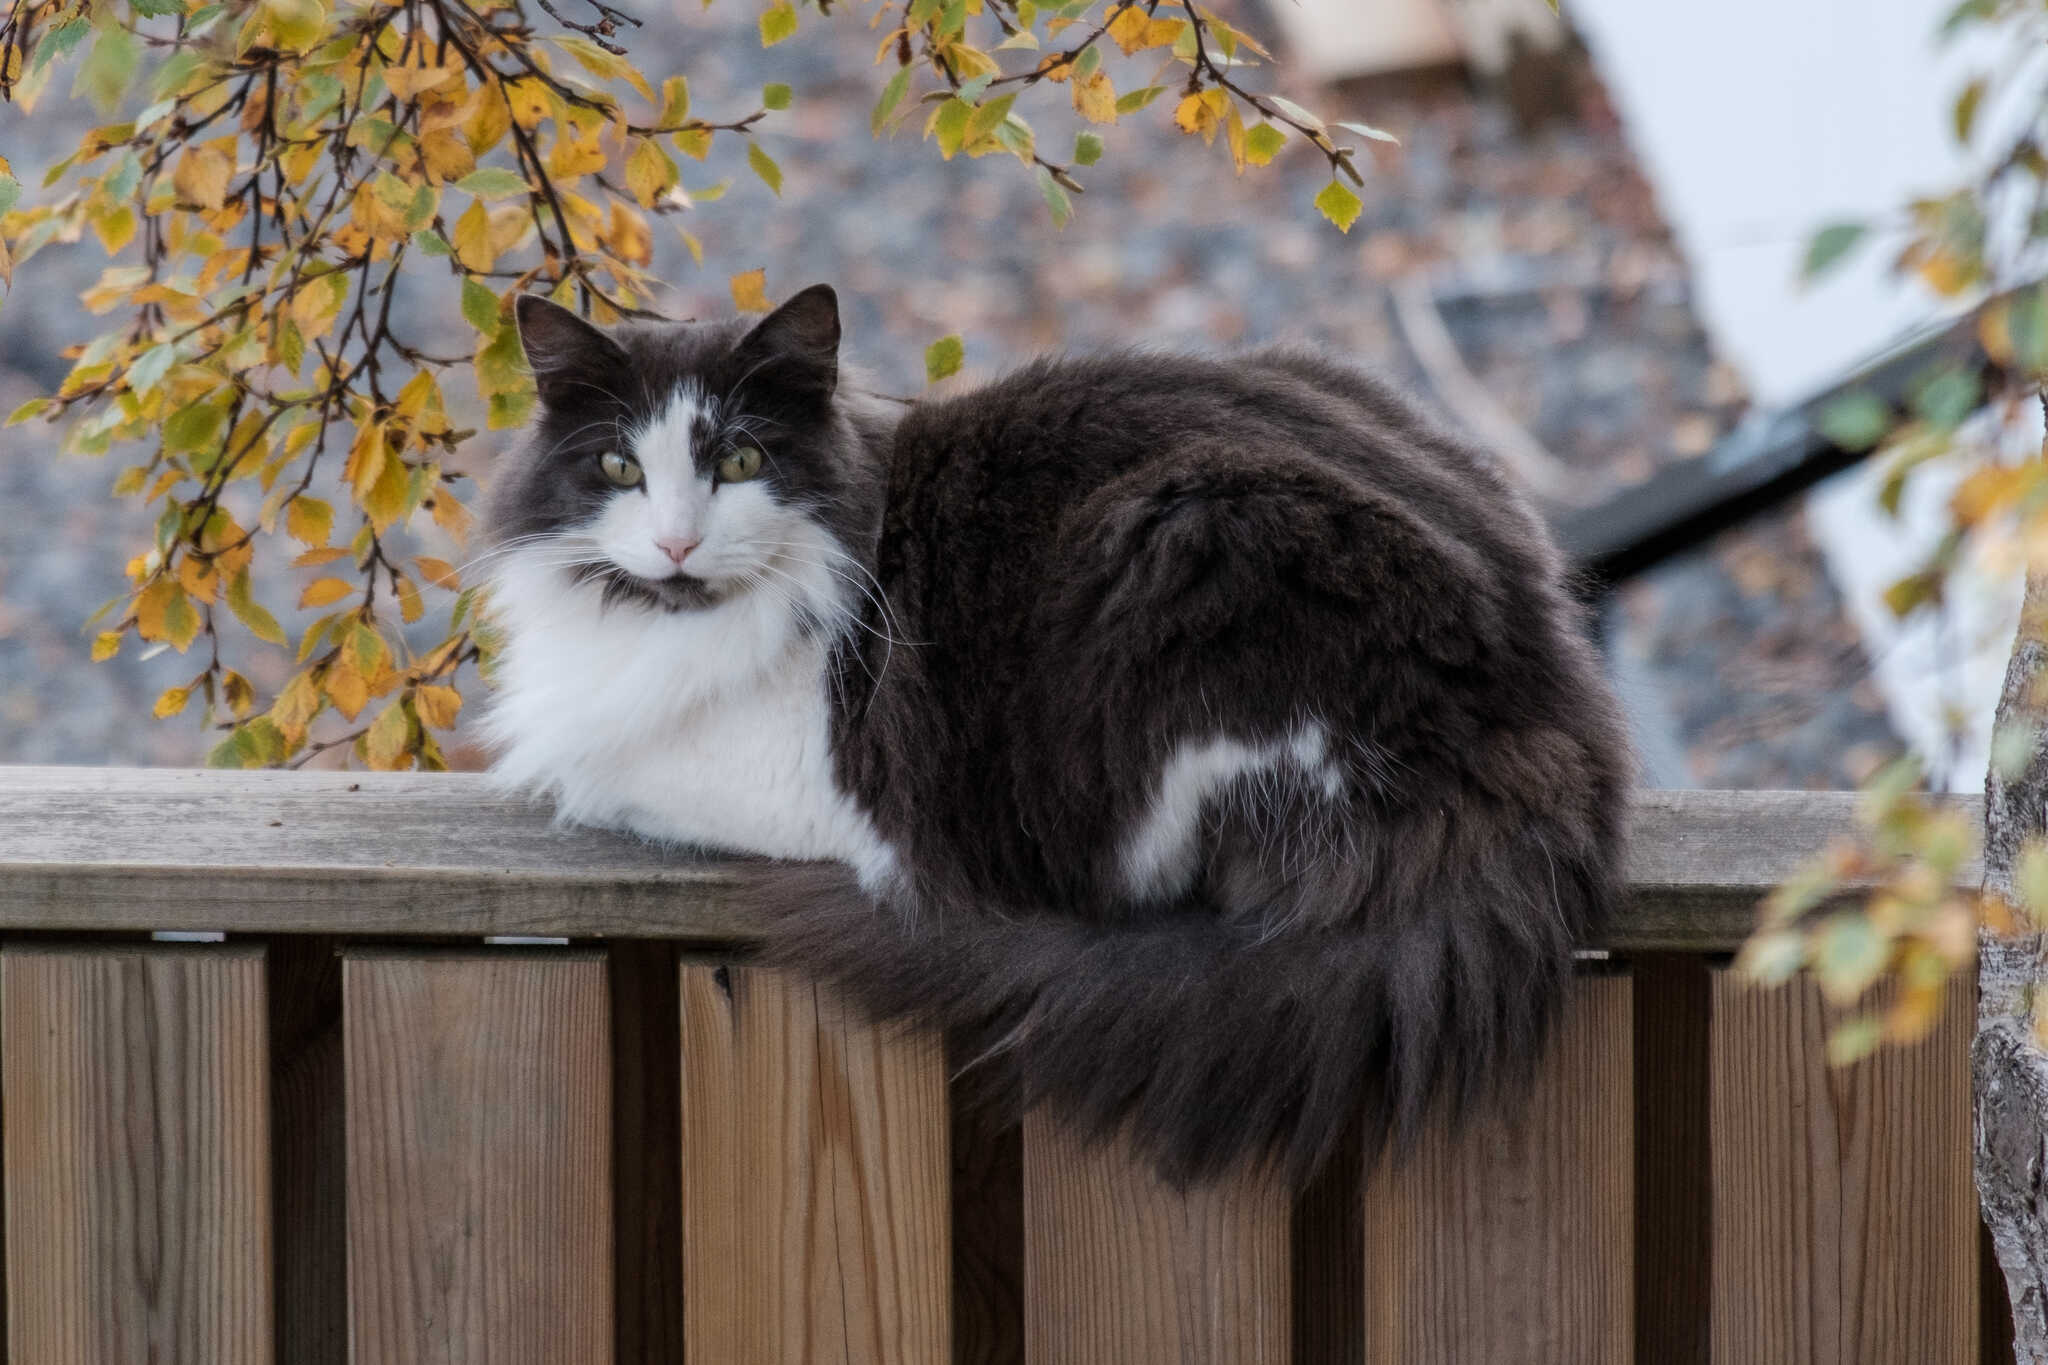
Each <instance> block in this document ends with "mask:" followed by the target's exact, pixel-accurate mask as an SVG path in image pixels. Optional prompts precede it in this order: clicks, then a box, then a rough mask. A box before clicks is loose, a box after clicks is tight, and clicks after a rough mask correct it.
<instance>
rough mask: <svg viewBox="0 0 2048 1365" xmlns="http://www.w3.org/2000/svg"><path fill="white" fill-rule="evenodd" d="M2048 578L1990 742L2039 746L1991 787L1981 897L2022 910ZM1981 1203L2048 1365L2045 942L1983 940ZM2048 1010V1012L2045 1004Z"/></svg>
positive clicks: (2027, 1359) (2023, 621) (2019, 1321)
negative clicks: (2037, 1030) (2042, 1040)
mask: <svg viewBox="0 0 2048 1365" xmlns="http://www.w3.org/2000/svg"><path fill="white" fill-rule="evenodd" d="M2044 700H2048V574H2034V575H2030V576H2029V578H2028V580H2027V595H2026V605H2025V606H2024V607H2023V608H2022V610H2021V613H2020V628H2019V634H2018V637H2017V638H2016V639H2015V641H2014V643H2013V651H2012V660H2011V662H2010V663H2009V664H2008V665H2007V666H2006V674H2005V689H2004V691H2003V693H2002V694H2001V696H2000V697H1999V702H1998V721H1997V728H1996V731H1995V733H1997V734H2004V733H2007V730H2008V727H2022V731H2021V732H2022V733H2031V734H2033V735H2034V736H2035V742H2034V745H2033V748H2032V752H2031V754H2030V755H2029V757H2028V759H2027V761H2026V764H2025V766H2024V768H2023V769H2022V770H2021V771H2019V772H2017V773H2012V774H2006V773H2001V772H2000V771H1999V767H1998V764H1997V763H1995V762H1994V763H1993V764H1992V765H1991V770H1990V772H1989V774H1988V775H1987V777H1986V779H1985V787H1984V794H1985V803H1984V890H1985V891H1986V893H1987V894H1991V895H1997V896H1999V897H2001V898H2002V899H2003V900H2005V902H2006V903H2007V904H2010V905H2015V906H2017V905H2019V904H2020V903H2021V901H2020V897H2019V894H2018V892H2017V889H2016V887H2015V884H2014V878H2015V875H2016V872H2017V869H2018V862H2019V857H2020V854H2021V851H2022V850H2023V849H2024V847H2025V846H2026V844H2027V843H2028V842H2029V841H2030V840H2033V839H2037V838H2040V837H2042V836H2043V835H2048V705H2044V704H2043V702H2044ZM1977 948H1978V959H1977V983H1978V991H1979V996H1978V1006H1977V1034H1976V1038H1975V1041H1974V1042H1973V1044H1972V1046H1971V1050H1970V1072H1971V1082H1972V1088H1973V1091H1974V1094H1975V1120H1976V1123H1975V1127H1976V1173H1977V1198H1978V1202H1979V1204H1980V1205H1981V1206H1982V1209H1983V1213H1984V1225H1985V1226H1986V1227H1987V1228H1989V1229H1990V1232H1991V1242H1992V1246H1993V1248H1994V1249H1995V1250H1996V1252H1997V1255H1998V1264H1999V1267H2000V1268H2001V1269H2002V1270H2003V1271H2004V1272H2005V1282H2006V1289H2007V1292H2008V1294H2009V1295H2010V1298H2011V1302H2012V1310H2013V1323H2014V1329H2015V1336H2016V1342H2015V1358H2016V1359H2017V1360H2018V1361H2019V1362H2021V1365H2029V1363H2033V1365H2048V1053H2044V1052H2043V1051H2042V1049H2041V1047H2040V1046H2039V1044H2038V1043H2037V1042H2036V1041H2035V1035H2034V1024H2033V1013H2034V999H2035V991H2036V990H2037V989H2041V988H2042V987H2043V986H2044V983H2048V956H2044V939H2043V935H2042V934H2040V933H2039V932H2033V933H2023V934H2015V935H2009V936H2003V937H2001V936H1999V935H1996V934H1994V933H1992V932H1990V931H1989V930H1987V929H1983V928H1980V929H1979V930H1978V935H1977ZM2044 1004H2048V1001H2044Z"/></svg>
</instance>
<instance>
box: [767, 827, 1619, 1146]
mask: <svg viewBox="0 0 2048 1365" xmlns="http://www.w3.org/2000/svg"><path fill="white" fill-rule="evenodd" d="M1487 861H1489V862H1494V863H1496V864H1497V868H1496V870H1497V871H1501V872H1503V873H1506V872H1510V871H1511V872H1512V873H1513V874H1514V880H1513V881H1512V882H1508V881H1501V882H1497V883H1496V884H1494V885H1492V886H1490V887H1489V886H1486V885H1484V884H1475V883H1473V882H1471V881H1467V882H1466V883H1465V885H1463V886H1462V887H1459V888H1456V889H1450V890H1445V889H1443V888H1438V894H1435V895H1431V896H1429V897H1428V898H1427V899H1426V900H1422V899H1419V900H1418V901H1417V902H1416V903H1415V904H1412V905H1409V906H1386V905H1382V906H1380V907H1373V908H1368V909H1367V910H1365V911H1362V912H1360V913H1358V914H1356V915H1354V916H1351V917H1349V918H1347V919H1346V920H1344V921H1343V922H1341V923H1340V924H1339V925H1337V926H1335V927H1329V928H1322V929H1306V928H1290V929H1286V930H1283V931H1280V932H1272V931H1267V932H1264V933H1260V932H1254V931H1251V930H1248V929H1240V928H1236V927H1233V926H1231V925H1228V924H1226V923H1223V922H1220V921H1219V920H1218V919H1216V918H1215V917H1214V916H1212V915H1205V914H1203V913H1202V912H1201V910H1200V909H1199V908H1196V907H1189V908H1184V909H1182V910H1181V911H1180V912H1179V913H1178V914H1177V915H1176V916H1174V917H1173V918H1171V919H1162V920H1155V921H1152V922H1150V923H1146V924H1142V925H1139V924H1133V925H1102V924H1090V923H1086V922H1082V921H1078V920H1075V919H1072V918H1069V917H1064V916H1051V915H1045V916H1029V917H1005V918H995V917H991V916H989V915H988V914H986V913H982V912H977V911H976V910H974V909H971V908H955V909H953V910H951V911H950V912H949V910H948V909H946V908H935V907H927V908H924V909H923V910H922V911H921V912H920V913H917V914H915V915H911V914H906V913H904V912H903V911H902V909H901V908H899V907H892V906H882V905H877V904H876V903H875V902H874V901H872V900H870V899H868V898H866V897H863V896H860V895H857V894H854V893H852V892H851V891H850V890H849V889H846V888H844V885H843V884H842V889H841V890H840V892H839V893H838V894H808V895H805V896H802V897H800V898H797V897H785V898H781V901H782V903H781V904H780V905H778V906H777V907H775V910H774V912H773V913H772V914H771V915H770V916H769V922H770V925H771V928H770V949H769V956H770V959H771V960H773V961H778V962H781V963H785V964H787V965H791V966H795V967H798V968H800V969H802V970H804V971H806V972H809V973H812V974H814V975H817V976H820V977H822V978H824V979H826V980H828V981H830V982H833V983H834V984H836V985H837V986H839V987H840V988H841V989H842V990H844V991H845V992H846V993H847V994H849V995H850V996H851V997H852V998H853V1000H854V1001H855V1002H856V1003H858V1004H859V1005H862V1006H864V1007H865V1008H866V1009H867V1010H869V1011H870V1012H871V1013H873V1014H874V1015H876V1016H877V1017H879V1018H883V1019H905V1020H915V1021H918V1022H922V1023H926V1024H932V1025H937V1026H939V1027H942V1028H945V1029H946V1030H948V1032H949V1036H950V1038H951V1042H952V1047H953V1057H952V1060H953V1064H954V1065H955V1067H957V1068H960V1069H961V1070H962V1071H963V1072H964V1073H965V1074H967V1075H968V1076H969V1077H970V1078H979V1080H980V1082H981V1085H980V1091H979V1093H981V1094H982V1095H984V1096H986V1097H987V1098H989V1099H990V1100H992V1101H993V1102H995V1103H997V1104H1000V1105H1002V1106H1004V1107H1005V1108H1008V1109H1011V1110H1012V1111H1013V1112H1021V1110H1022V1109H1024V1108H1028V1107H1030V1106H1032V1105H1034V1104H1037V1103H1040V1102H1048V1103H1050V1104H1051V1105H1052V1106H1053V1108H1054V1110H1055V1111H1056V1112H1057V1113H1059V1114H1060V1115H1061V1116H1062V1117H1063V1118H1064V1119H1065V1120H1066V1121H1067V1122H1069V1123H1072V1124H1075V1125H1077V1126H1078V1127H1079V1128H1080V1129H1081V1130H1082V1131H1084V1132H1086V1133H1089V1134H1091V1135H1095V1136H1107V1135H1110V1134H1113V1133H1117V1132H1128V1133H1129V1134H1130V1136H1131V1137H1132V1139H1133V1140H1134V1141H1135V1143H1136V1145H1137V1146H1138V1148H1139V1150H1140V1151H1142V1152H1144V1153H1145V1154H1146V1155H1148V1156H1150V1157H1151V1158H1152V1159H1154V1160H1155V1161H1156V1162H1157V1164H1158V1166H1159V1168H1160V1170H1161V1172H1162V1173H1163V1174H1164V1175H1165V1176H1167V1177H1168V1178H1169V1179H1172V1180H1175V1181H1178V1182H1183V1183H1185V1182H1194V1181H1199V1180H1202V1179H1204V1178H1208V1177H1212V1176H1214V1175H1217V1174H1219V1173H1221V1172H1223V1171H1224V1170H1226V1169H1228V1168H1231V1167H1233V1166H1235V1165H1238V1164H1240V1163H1242V1162H1246V1161H1251V1162H1261V1163H1266V1164H1270V1165H1273V1166H1276V1167H1277V1168H1278V1169H1279V1170H1280V1171H1281V1172H1282V1173H1284V1175H1285V1176H1286V1177H1287V1178H1288V1179H1290V1180H1292V1181H1295V1182H1297V1183H1299V1182H1302V1181H1305V1180H1306V1179H1307V1178H1308V1177H1309V1176H1310V1175H1311V1174H1312V1173H1313V1172H1314V1171H1315V1170H1316V1169H1318V1168H1319V1167H1320V1166H1321V1165H1322V1163H1323V1162H1324V1161H1325V1160H1326V1159H1327V1158H1328V1157H1329V1155H1330V1154H1331V1152H1332V1151H1333V1150H1334V1149H1335V1147H1336V1146H1337V1144H1338V1142H1339V1141H1340V1139H1341V1138H1342V1137H1343V1135H1344V1132H1345V1129H1346V1127H1347V1126H1348V1125H1349V1124H1350V1123H1351V1122H1352V1121H1353V1120H1354V1118H1356V1119H1357V1120H1359V1121H1360V1122H1361V1123H1362V1125H1363V1132H1364V1135H1365V1140H1366V1144H1367V1150H1368V1152H1371V1151H1374V1150H1377V1149H1378V1148H1379V1147H1380V1146H1381V1145H1383V1143H1384V1142H1385V1141H1386V1139H1387V1138H1388V1137H1389V1136H1390V1135H1401V1136H1408V1135H1412V1134H1413V1133H1414V1132H1415V1130H1416V1128H1417V1127H1418V1125H1419V1124H1420V1123H1421V1121H1422V1120H1423V1119H1424V1118H1425V1117H1426V1116H1427V1115H1428V1113H1429V1112H1430V1111H1431V1110H1432V1108H1433V1107H1435V1106H1437V1105H1438V1104H1440V1103H1442V1104H1447V1105H1448V1106H1449V1107H1450V1108H1452V1109H1453V1110H1457V1109H1460V1108H1464V1107H1468V1106H1470V1105H1471V1104H1472V1103H1473V1102H1475V1101H1482V1100H1485V1099H1487V1098H1488V1097H1490V1096H1491V1095H1494V1094H1496V1093H1498V1092H1500V1091H1501V1090H1503V1089H1510V1088H1512V1087H1513V1086H1514V1084H1515V1083H1516V1082H1517V1081H1519V1080H1521V1079H1524V1078H1526V1076H1527V1075H1528V1074H1529V1070H1530V1064H1531V1063H1532V1062H1533V1061H1534V1060H1535V1058H1536V1056H1537V1054H1538V1053H1539V1052H1540V1050H1541V1047H1542V1045H1543V1042H1544V1038H1545V1034H1546V1032H1547V1031H1548V1027H1549V1024H1550V1022H1551V1020H1552V1017H1553V1016H1554V1014H1555V1013H1556V1010H1557V1007H1558V1004H1559V1002H1560V1001H1561V999H1562V995H1563V990H1564V987H1565V984H1566V982H1567V980H1568V978H1569V976H1570V972H1571V967H1572V950H1573V946H1574V943H1575V941H1578V940H1579V939H1580V937H1581V935H1583V933H1585V932H1586V931H1587V929H1588V928H1589V927H1590V926H1591V925H1592V924H1593V923H1594V922H1595V921H1596V920H1597V919H1598V917H1599V915H1600V912H1601V911H1602V910H1603V909H1604V907H1605V901H1606V895H1607V890H1608V888H1606V887H1604V886H1601V885H1600V884H1599V882H1598V880H1597V878H1596V877H1593V876H1575V875H1573V872H1572V870H1571V869H1570V868H1567V867H1564V866H1560V865H1559V864H1558V863H1557V860H1555V859H1549V858H1547V857H1538V858H1537V859H1536V860H1535V861H1534V863H1533V864H1531V863H1528V862H1523V861H1522V860H1519V859H1512V858H1496V859H1490V860H1487ZM1517 863H1520V866H1516V864H1517Z"/></svg>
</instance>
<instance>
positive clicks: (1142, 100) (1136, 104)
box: [1116, 85, 1166, 114]
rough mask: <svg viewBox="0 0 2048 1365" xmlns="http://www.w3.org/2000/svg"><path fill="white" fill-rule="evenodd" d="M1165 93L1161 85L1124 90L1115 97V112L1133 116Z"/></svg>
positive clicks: (1164, 88)
mask: <svg viewBox="0 0 2048 1365" xmlns="http://www.w3.org/2000/svg"><path fill="white" fill-rule="evenodd" d="M1165 93H1166V87H1165V86H1163V85H1148V86H1146V87H1145V88H1144V89H1142V90H1126V91H1124V93H1123V94H1121V95H1118V96H1117V97H1116V111H1117V112H1118V113H1119V114H1135V113H1137V112H1138V111H1139V110H1140V109H1143V108H1144V107H1145V106H1146V105H1148V104H1150V103H1151V102H1152V101H1153V100H1156V99H1158V98H1159V97H1160V96H1161V95H1163V94H1165Z"/></svg>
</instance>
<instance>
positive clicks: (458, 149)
mask: <svg viewBox="0 0 2048 1365" xmlns="http://www.w3.org/2000/svg"><path fill="white" fill-rule="evenodd" d="M420 160H421V163H422V164H423V165H425V166H426V168H427V178H428V179H429V180H432V181H433V182H434V183H436V184H440V183H442V182H444V181H449V180H460V179H462V177H463V176H465V175H468V174H469V173H470V172H471V171H473V170H475V169H476V155H475V154H474V153H473V152H471V151H470V149H469V143H468V142H466V141H465V140H464V139H463V138H462V137H461V136H460V135H459V134H457V133H455V132H454V131H453V130H451V129H447V128H440V129H436V130H435V131H434V132H431V133H428V134H426V135H425V136H423V137H422V138H420Z"/></svg>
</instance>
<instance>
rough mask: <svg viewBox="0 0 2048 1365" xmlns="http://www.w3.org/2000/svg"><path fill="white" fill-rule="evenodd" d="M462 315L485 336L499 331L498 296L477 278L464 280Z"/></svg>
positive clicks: (493, 334)
mask: <svg viewBox="0 0 2048 1365" xmlns="http://www.w3.org/2000/svg"><path fill="white" fill-rule="evenodd" d="M462 316H463V317H465V318H467V319H468V320H469V325H470V326H472V327H474V328H476V329H477V330H478V331H479V332H482V333H483V334H484V335H485V336H496V335H497V333H498V296H497V295H496V294H493V293H492V292H491V291H490V289H489V287H488V286H486V285H483V284H480V283H478V282H477V281H476V280H473V279H468V278H465V279H464V280H463V281H462Z"/></svg>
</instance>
